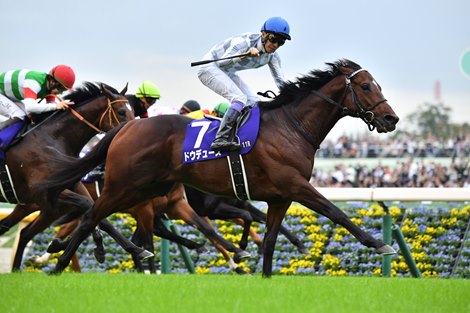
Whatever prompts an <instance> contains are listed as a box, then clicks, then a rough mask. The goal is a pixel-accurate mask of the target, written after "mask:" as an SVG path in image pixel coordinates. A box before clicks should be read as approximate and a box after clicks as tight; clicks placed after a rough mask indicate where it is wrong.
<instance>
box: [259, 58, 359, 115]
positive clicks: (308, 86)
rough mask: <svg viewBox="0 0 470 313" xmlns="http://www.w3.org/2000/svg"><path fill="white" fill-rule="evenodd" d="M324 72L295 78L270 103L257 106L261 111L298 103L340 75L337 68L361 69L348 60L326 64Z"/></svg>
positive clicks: (313, 72) (313, 71)
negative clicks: (326, 67)
mask: <svg viewBox="0 0 470 313" xmlns="http://www.w3.org/2000/svg"><path fill="white" fill-rule="evenodd" d="M326 65H328V69H326V70H312V71H310V73H309V74H308V75H305V76H302V77H299V78H297V80H296V81H288V82H287V83H286V84H284V85H283V86H282V87H281V88H280V91H279V94H278V95H277V96H276V97H275V98H274V99H273V100H270V101H260V102H258V105H259V106H260V108H263V109H267V110H269V109H274V108H277V107H280V106H282V105H283V104H288V103H292V102H295V103H298V102H299V101H300V100H301V99H303V98H305V97H306V96H307V95H309V94H310V92H311V91H312V90H318V89H320V88H321V87H322V86H323V85H325V84H326V83H328V82H329V81H330V80H332V79H333V78H335V77H337V76H338V75H340V74H341V72H340V71H339V70H338V68H339V67H348V68H351V69H352V70H353V71H355V70H358V69H360V68H361V66H360V65H358V64H356V63H354V62H353V61H350V60H348V59H340V60H337V61H336V62H334V63H326Z"/></svg>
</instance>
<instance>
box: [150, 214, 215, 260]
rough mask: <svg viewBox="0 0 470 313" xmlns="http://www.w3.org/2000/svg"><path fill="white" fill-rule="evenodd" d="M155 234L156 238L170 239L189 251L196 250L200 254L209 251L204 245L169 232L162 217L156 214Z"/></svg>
mask: <svg viewBox="0 0 470 313" xmlns="http://www.w3.org/2000/svg"><path fill="white" fill-rule="evenodd" d="M153 233H154V234H155V236H158V237H160V238H164V239H168V240H170V241H172V242H174V243H177V244H180V245H183V246H185V247H186V248H188V249H191V250H194V249H196V251H197V252H198V253H201V252H205V251H207V249H206V248H205V247H204V243H197V242H194V241H192V240H189V239H186V238H184V237H181V236H179V235H177V234H175V233H173V232H172V231H170V230H168V228H166V226H165V225H164V224H163V221H162V217H161V216H159V215H158V214H156V215H155V217H154V219H153Z"/></svg>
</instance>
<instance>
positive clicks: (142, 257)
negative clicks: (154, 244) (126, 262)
mask: <svg viewBox="0 0 470 313" xmlns="http://www.w3.org/2000/svg"><path fill="white" fill-rule="evenodd" d="M154 256H155V255H154V254H153V253H152V252H150V251H147V250H144V251H142V252H141V253H139V254H138V255H137V257H138V258H139V259H140V260H142V261H144V260H147V259H148V258H153V257H154Z"/></svg>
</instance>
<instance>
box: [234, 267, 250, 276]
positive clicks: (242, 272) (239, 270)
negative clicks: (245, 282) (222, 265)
mask: <svg viewBox="0 0 470 313" xmlns="http://www.w3.org/2000/svg"><path fill="white" fill-rule="evenodd" d="M235 273H237V274H240V275H244V274H248V273H247V272H245V271H244V270H243V269H242V268H241V267H237V268H235Z"/></svg>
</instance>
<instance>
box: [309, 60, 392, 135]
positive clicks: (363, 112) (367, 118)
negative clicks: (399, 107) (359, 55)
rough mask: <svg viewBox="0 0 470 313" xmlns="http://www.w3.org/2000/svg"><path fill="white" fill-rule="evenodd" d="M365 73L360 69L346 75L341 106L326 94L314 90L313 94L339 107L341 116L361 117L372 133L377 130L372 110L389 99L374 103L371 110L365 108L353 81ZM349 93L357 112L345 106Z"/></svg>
mask: <svg viewBox="0 0 470 313" xmlns="http://www.w3.org/2000/svg"><path fill="white" fill-rule="evenodd" d="M363 71H366V70H365V69H362V68H361V69H358V70H356V71H354V72H352V73H351V74H349V75H345V80H346V87H345V89H344V93H343V96H342V97H341V101H340V103H341V104H340V103H338V102H336V101H334V100H333V99H331V98H328V97H327V96H325V95H324V94H322V93H321V92H319V91H317V90H312V93H313V94H314V95H316V96H318V97H320V98H322V99H323V100H325V101H327V102H328V103H331V104H333V105H335V106H337V107H339V108H340V109H341V111H342V113H341V114H342V115H343V116H352V117H359V118H360V119H362V120H363V121H364V123H366V125H367V128H369V130H370V131H373V130H374V129H375V126H374V125H372V122H373V121H374V119H375V116H374V112H372V110H374V109H375V108H376V107H377V106H378V105H379V104H381V103H383V102H386V101H387V99H385V98H382V99H380V100H378V101H377V102H376V103H374V104H373V105H372V106H371V107H369V108H366V107H365V106H364V104H362V102H361V100H359V98H358V97H357V95H356V92H355V91H354V88H353V87H352V84H351V80H352V79H353V78H354V76H356V74H358V73H360V72H363ZM348 91H349V92H350V93H351V97H352V101H353V102H354V104H355V105H356V106H357V108H358V109H359V110H357V111H356V110H350V109H349V108H347V107H345V106H344V105H343V102H344V99H345V98H346V95H347V94H348Z"/></svg>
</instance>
